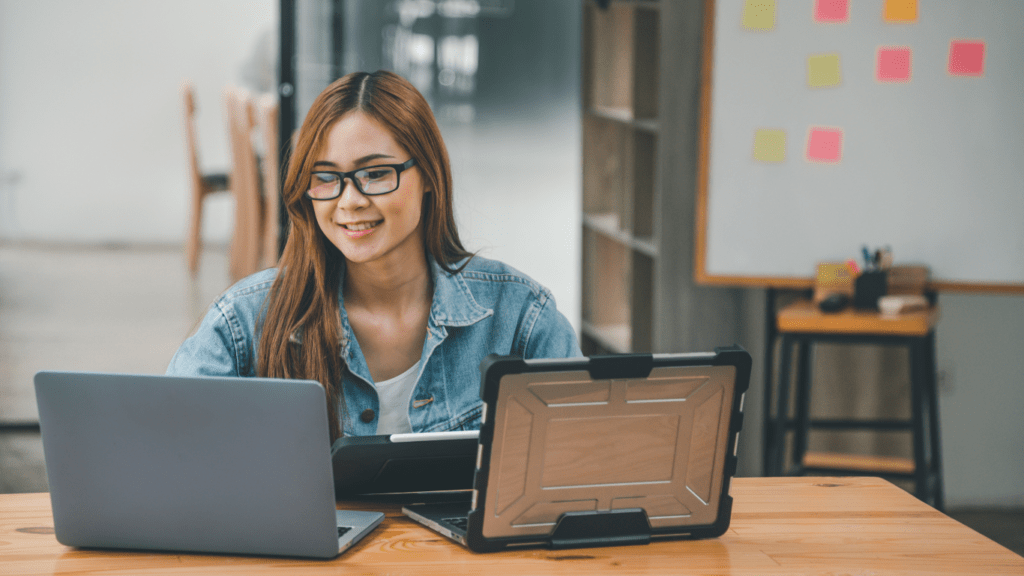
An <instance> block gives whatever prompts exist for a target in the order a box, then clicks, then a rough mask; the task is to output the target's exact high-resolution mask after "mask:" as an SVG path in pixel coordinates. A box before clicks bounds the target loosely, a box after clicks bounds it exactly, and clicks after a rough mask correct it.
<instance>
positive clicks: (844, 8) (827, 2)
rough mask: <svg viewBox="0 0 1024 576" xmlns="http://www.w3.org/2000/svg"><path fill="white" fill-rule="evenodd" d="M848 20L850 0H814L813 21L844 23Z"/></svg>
mask: <svg viewBox="0 0 1024 576" xmlns="http://www.w3.org/2000/svg"><path fill="white" fill-rule="evenodd" d="M849 18H850V0H814V19H815V20H816V21H818V22H846V21H847V20H849Z"/></svg>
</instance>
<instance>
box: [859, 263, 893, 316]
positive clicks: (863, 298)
mask: <svg viewBox="0 0 1024 576" xmlns="http://www.w3.org/2000/svg"><path fill="white" fill-rule="evenodd" d="M887 274H888V272H887V271H886V270H865V271H863V272H861V273H860V276H857V279H856V280H855V281H854V292H853V306H854V308H858V309H861V310H878V299H879V298H881V297H882V296H885V294H886V290H887V284H886V283H887Z"/></svg>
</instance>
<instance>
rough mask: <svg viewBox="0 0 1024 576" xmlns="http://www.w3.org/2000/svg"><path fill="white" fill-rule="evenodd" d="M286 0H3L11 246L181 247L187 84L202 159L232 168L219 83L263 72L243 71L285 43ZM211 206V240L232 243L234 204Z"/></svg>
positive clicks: (5, 227)
mask: <svg viewBox="0 0 1024 576" xmlns="http://www.w3.org/2000/svg"><path fill="white" fill-rule="evenodd" d="M277 5H278V3H277V2H276V1H275V0H244V1H243V0H217V1H216V2H207V1H203V0H175V1H173V2H154V1H134V0H89V1H88V2H81V1H78V0H32V1H23V0H0V239H5V240H25V241H43V242H67V243H158V244H162V243H177V242H181V241H182V239H183V237H184V234H185V231H186V220H187V214H188V208H189V200H190V197H189V188H188V182H187V179H186V174H187V172H186V170H187V165H186V152H185V139H184V128H183V116H182V99H181V91H180V86H181V84H182V82H183V81H184V80H186V79H188V80H191V81H192V82H193V83H194V84H195V85H196V88H197V100H198V103H199V116H198V118H197V132H198V138H199V145H200V147H201V161H202V163H203V165H204V166H206V167H210V168H218V169H221V170H223V169H225V168H226V166H227V165H228V158H229V153H228V148H227V133H226V131H227V125H226V120H225V118H224V116H223V114H222V103H221V89H222V87H223V86H225V85H227V84H230V83H235V84H243V85H244V81H245V77H246V76H249V77H252V76H254V73H253V72H248V73H246V72H245V71H244V69H245V68H246V67H247V66H249V68H250V69H251V68H253V67H254V66H252V64H251V63H250V62H249V61H251V60H253V59H254V56H253V55H254V53H256V52H257V43H258V40H260V37H261V35H262V37H263V38H264V39H266V38H271V39H272V38H273V37H274V36H275V35H276V25H277V24H276V23H277ZM255 68H258V66H255ZM252 82H254V80H253V81H250V84H251V83H252ZM207 205H208V213H207V215H206V222H205V226H204V232H205V235H206V238H207V239H209V240H213V241H219V242H224V241H226V239H227V238H228V235H229V233H230V230H231V222H232V218H231V209H232V204H231V199H230V197H229V196H228V195H226V194H222V195H220V197H215V198H214V199H213V200H211V201H209V202H208V203H207Z"/></svg>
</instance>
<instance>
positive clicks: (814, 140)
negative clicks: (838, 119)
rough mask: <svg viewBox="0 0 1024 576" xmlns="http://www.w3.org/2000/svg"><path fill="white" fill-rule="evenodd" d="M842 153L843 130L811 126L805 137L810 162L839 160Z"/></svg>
mask: <svg viewBox="0 0 1024 576" xmlns="http://www.w3.org/2000/svg"><path fill="white" fill-rule="evenodd" d="M842 154H843V131H842V130H840V129H838V128H811V133H810V135H809V136H808V138H807V159H808V160H810V161H811V162H839V159H840V157H842Z"/></svg>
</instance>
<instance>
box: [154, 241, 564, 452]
mask: <svg viewBox="0 0 1024 576" xmlns="http://www.w3.org/2000/svg"><path fill="white" fill-rule="evenodd" d="M430 272H431V275H432V276H433V279H434V297H433V303H432V304H431V307H430V317H429V318H428V320H427V338H426V340H425V341H424V343H423V352H422V356H421V358H420V368H419V370H420V372H419V375H418V378H417V382H416V388H415V390H414V391H413V395H412V401H411V402H410V406H409V418H410V420H411V421H412V429H413V431H414V432H436V431H442V430H476V429H478V428H479V427H480V417H481V409H482V402H481V400H480V372H479V365H480V361H481V360H483V358H484V357H485V356H486V355H488V354H491V353H497V354H513V355H516V356H520V357H523V358H565V357H571V356H580V355H581V352H580V348H579V344H578V342H577V340H576V333H575V332H574V331H573V329H572V326H571V325H570V324H569V321H568V320H567V319H566V318H565V316H563V315H562V314H561V313H560V312H559V311H558V310H557V309H556V308H555V302H554V299H553V298H552V296H551V293H550V292H549V291H548V290H547V289H546V288H544V287H543V286H541V285H539V284H537V283H536V282H535V281H533V280H532V279H531V278H529V277H528V276H526V275H525V274H523V273H522V272H519V271H517V270H515V269H514V268H512V267H510V266H507V265H505V264H502V263H501V262H497V261H495V260H488V259H486V258H481V257H479V256H476V257H473V258H472V259H471V260H470V262H469V264H468V265H467V266H466V267H465V268H463V269H462V271H460V272H457V273H455V274H449V273H448V272H445V271H444V269H442V268H441V267H440V266H438V265H437V263H436V262H434V261H433V260H432V259H430ZM276 274H277V270H276V269H269V270H264V271H262V272H258V273H256V274H253V275H252V276H249V277H247V278H244V279H242V280H241V281H239V282H238V283H237V284H235V285H234V286H232V287H231V288H229V289H228V290H227V291H226V292H225V293H224V294H222V295H221V296H220V297H219V298H218V299H217V300H216V301H215V302H214V303H213V304H212V305H211V306H210V309H209V311H208V312H207V314H206V317H205V318H204V319H203V321H202V323H201V324H200V326H199V328H198V329H197V331H196V333H195V334H194V335H192V336H191V337H189V338H188V339H187V340H186V341H185V342H184V343H183V344H182V345H181V347H180V348H179V349H178V351H177V353H175V355H174V357H173V358H172V359H171V362H170V365H169V366H168V368H167V374H169V375H177V376H255V375H256V360H255V351H256V349H257V338H256V331H257V327H258V324H259V323H260V322H261V321H262V316H263V314H264V313H265V310H264V302H265V299H266V297H267V294H268V292H269V291H270V286H271V284H272V283H273V281H274V277H275V276H276ZM338 300H339V303H340V304H341V306H340V309H341V326H342V330H343V333H344V336H345V339H344V342H343V343H342V346H341V350H340V354H341V357H342V360H343V364H344V366H345V369H344V371H343V372H344V376H343V388H342V390H343V391H344V394H345V404H346V408H347V409H346V414H341V413H340V412H339V415H338V416H339V419H340V420H342V421H343V422H344V427H345V434H346V435H351V436H369V435H372V434H375V433H376V430H377V418H378V415H379V414H380V407H379V400H378V398H377V392H376V389H375V388H374V386H373V384H372V382H373V380H372V378H371V377H370V371H369V368H368V367H367V365H366V359H365V358H364V357H363V353H362V350H361V349H360V348H359V342H358V341H357V340H356V337H355V334H354V333H353V332H352V327H351V326H350V325H349V322H348V314H347V313H346V312H345V306H344V300H343V299H342V295H341V289H340V288H339V293H338ZM297 345H301V344H297ZM370 416H372V418H370Z"/></svg>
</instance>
